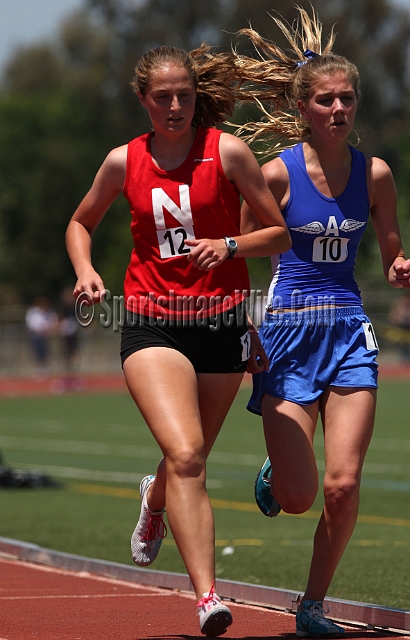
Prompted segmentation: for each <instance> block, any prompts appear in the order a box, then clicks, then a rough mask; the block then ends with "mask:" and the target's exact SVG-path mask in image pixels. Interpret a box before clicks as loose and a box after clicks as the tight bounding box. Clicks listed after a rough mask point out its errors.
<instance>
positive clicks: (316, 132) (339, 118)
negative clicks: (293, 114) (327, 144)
mask: <svg viewBox="0 0 410 640" xmlns="http://www.w3.org/2000/svg"><path fill="white" fill-rule="evenodd" d="M298 107H299V110H300V112H301V114H302V116H303V117H305V118H306V119H307V120H309V123H310V128H311V132H312V137H315V136H319V137H320V138H325V139H327V140H329V141H330V140H346V138H347V137H348V136H349V134H350V133H351V131H352V129H353V126H354V120H355V115H356V110H357V98H356V94H355V92H354V89H353V85H352V83H351V81H350V80H349V79H348V78H347V77H346V75H345V74H344V73H343V72H337V73H335V74H333V75H331V76H323V77H322V78H320V80H318V81H317V82H315V83H314V84H313V85H312V87H311V90H310V96H309V100H308V101H307V103H303V102H302V101H301V100H299V101H298Z"/></svg>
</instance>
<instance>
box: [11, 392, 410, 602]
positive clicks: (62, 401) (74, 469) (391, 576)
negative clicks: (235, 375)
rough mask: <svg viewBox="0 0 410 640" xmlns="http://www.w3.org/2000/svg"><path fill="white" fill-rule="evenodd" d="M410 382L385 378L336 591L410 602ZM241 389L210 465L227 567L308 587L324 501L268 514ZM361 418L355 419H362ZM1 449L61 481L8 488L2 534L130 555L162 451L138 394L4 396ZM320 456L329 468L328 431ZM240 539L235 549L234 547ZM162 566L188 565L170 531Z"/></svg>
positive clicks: (221, 559)
mask: <svg viewBox="0 0 410 640" xmlns="http://www.w3.org/2000/svg"><path fill="white" fill-rule="evenodd" d="M407 394H408V382H407V381H394V382H393V381H382V383H381V386H380V391H379V405H378V413H377V423H376V429H375V434H374V438H373V441H372V444H371V446H370V450H369V454H368V457H367V461H366V464H365V469H364V475H363V485H362V487H363V488H362V503H361V510H360V516H359V522H358V524H357V527H356V530H355V532H354V534H353V537H352V540H351V542H350V544H349V546H348V548H347V550H346V552H345V555H344V557H343V559H342V561H341V564H340V566H339V568H338V571H337V573H336V576H335V578H334V580H333V582H332V585H331V588H330V591H329V596H332V597H337V598H343V599H347V600H358V601H361V602H371V603H377V604H381V605H384V606H391V607H399V608H404V609H409V608H410V594H409V588H408V576H409V572H410V465H409V453H410V435H409V431H408V411H409V409H408V407H409V402H408V395H407ZM247 398H248V390H247V389H242V390H241V391H240V393H239V395H238V398H237V400H236V402H235V404H234V406H233V407H232V410H231V412H230V414H229V416H228V419H227V421H226V423H225V425H224V427H223V429H222V432H221V434H220V436H219V438H218V440H217V442H216V445H215V447H214V451H213V453H212V454H211V457H210V460H209V465H208V489H209V494H210V496H211V498H212V500H213V505H214V512H215V521H216V538H217V549H216V559H217V576H218V577H220V578H224V579H232V580H239V581H243V582H252V583H258V584H265V585H271V586H274V587H280V588H286V589H292V590H300V591H303V589H304V586H305V582H306V577H307V572H308V567H309V562H310V555H311V550H312V538H313V534H314V530H315V527H316V523H317V520H318V516H319V512H320V510H321V505H322V499H321V496H320V495H319V496H318V498H317V501H316V503H315V505H314V507H313V509H312V510H311V511H310V512H308V513H307V514H304V515H303V516H288V515H285V514H280V515H279V517H278V518H276V519H270V518H266V517H264V516H263V515H262V514H261V513H260V512H259V511H258V509H257V507H256V505H255V504H254V499H253V483H254V478H255V475H256V472H257V470H258V466H259V465H260V464H261V463H262V462H263V460H264V456H265V449H264V443H263V434H262V429H261V424H260V419H259V418H257V417H256V416H253V415H251V414H250V413H249V412H247V411H246V410H245V408H244V407H245V404H246V400H247ZM352 428H354V425H352ZM0 449H1V451H2V452H3V456H4V461H5V463H6V464H7V465H9V466H11V467H14V468H16V467H18V468H28V469H39V470H44V471H46V472H47V473H49V474H50V475H51V476H52V477H53V478H56V479H59V480H61V481H62V483H63V487H62V488H61V489H35V490H34V489H15V490H7V489H3V490H0V513H1V517H0V536H5V537H9V538H16V539H19V540H24V541H27V542H34V543H37V544H39V545H41V546H45V547H49V548H53V549H58V550H61V551H65V552H68V553H74V554H79V555H83V556H89V557H94V558H103V559H107V560H111V561H116V562H122V563H131V558H130V552H129V539H130V534H131V532H132V530H133V528H134V526H135V523H136V519H137V515H138V513H139V507H140V501H139V495H138V485H139V481H140V479H141V478H142V477H143V476H144V475H146V474H147V473H152V472H153V471H154V469H155V465H156V461H157V460H158V456H159V450H158V448H157V445H156V443H155V441H154V440H153V438H152V436H151V434H150V433H149V431H148V429H147V428H146V426H145V424H144V422H143V420H142V418H141V417H140V415H139V413H138V411H137V410H136V408H135V407H134V404H133V402H132V400H131V399H130V398H129V396H128V395H127V394H124V393H118V394H114V393H113V394H104V395H81V394H78V395H60V396H50V397H39V398H20V397H19V398H7V399H1V400H0ZM317 458H318V461H319V468H320V469H321V470H323V445H322V441H321V434H320V433H318V437H317ZM226 546H232V547H233V548H234V553H233V554H231V555H225V554H224V553H222V552H223V549H224V548H225V547H226ZM153 568H154V569H159V570H166V571H179V572H184V571H185V569H184V567H183V564H182V562H181V560H180V557H179V554H178V552H177V550H176V547H175V545H174V543H173V541H172V536H171V535H170V534H169V535H168V538H166V540H165V542H164V546H163V549H162V550H161V553H160V555H159V557H158V559H157V561H156V562H155V565H153Z"/></svg>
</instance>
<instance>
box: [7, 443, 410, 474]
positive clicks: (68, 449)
mask: <svg viewBox="0 0 410 640" xmlns="http://www.w3.org/2000/svg"><path fill="white" fill-rule="evenodd" d="M383 442H384V441H383V440H382V439H379V442H378V445H379V446H378V447H376V448H380V449H383V446H382V445H383ZM386 443H389V444H388V445H387V446H386V449H387V450H390V451H396V450H397V449H399V444H400V443H399V441H397V442H396V441H394V440H386ZM393 444H394V446H393ZM402 444H403V446H402V447H400V450H401V451H407V450H409V451H410V441H409V447H407V441H405V442H404V443H402ZM0 447H3V448H4V449H14V450H16V449H23V450H25V451H50V452H54V453H79V454H88V455H93V456H110V457H112V456H117V457H119V458H133V459H155V460H156V459H157V458H158V456H159V455H160V452H159V450H158V449H156V448H155V447H138V446H134V445H122V444H121V445H116V444H110V443H107V442H82V441H79V440H76V441H72V440H52V439H48V438H26V437H18V436H0ZM209 462H211V463H214V464H222V465H225V464H232V465H239V466H244V467H254V468H255V469H257V468H259V467H260V464H261V457H260V456H258V455H254V454H239V453H238V454H235V453H223V452H219V451H211V453H210V455H209ZM317 466H318V468H319V469H320V470H321V471H323V470H324V468H325V463H324V461H323V460H317ZM42 468H45V467H42ZM51 468H53V467H51ZM55 468H57V467H55ZM62 468H64V467H62ZM409 470H410V467H409V465H407V464H400V463H384V462H380V463H379V462H366V461H365V463H364V467H363V473H364V474H377V475H409ZM54 473H56V472H55V471H54ZM71 473H72V472H71ZM90 473H91V471H90ZM94 473H98V472H97V471H95V472H94ZM101 473H105V472H101ZM111 473H114V474H115V473H116V472H111ZM117 473H121V472H117ZM125 475H126V476H127V477H128V478H130V480H117V482H139V481H140V480H141V476H138V477H136V476H135V475H134V476H132V475H131V474H125ZM68 477H75V476H72V475H70V476H68ZM82 477H83V478H84V477H85V476H84V475H83V476H82ZM89 477H90V476H89Z"/></svg>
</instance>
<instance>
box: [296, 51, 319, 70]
mask: <svg viewBox="0 0 410 640" xmlns="http://www.w3.org/2000/svg"><path fill="white" fill-rule="evenodd" d="M303 55H304V56H305V58H308V60H300V61H299V62H297V63H296V66H297V67H302V66H303V65H304V64H307V63H308V62H309V60H312V59H313V58H320V54H319V53H315V52H314V51H311V50H310V49H306V51H305V52H304V54H303Z"/></svg>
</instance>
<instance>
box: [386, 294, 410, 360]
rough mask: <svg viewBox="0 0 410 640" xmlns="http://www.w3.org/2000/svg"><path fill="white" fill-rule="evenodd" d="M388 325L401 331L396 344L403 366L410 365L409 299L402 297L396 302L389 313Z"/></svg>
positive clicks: (406, 296)
mask: <svg viewBox="0 0 410 640" xmlns="http://www.w3.org/2000/svg"><path fill="white" fill-rule="evenodd" d="M389 322H390V324H393V325H395V326H396V327H399V328H400V329H402V331H400V335H399V336H398V340H397V344H398V347H399V350H400V359H401V361H402V363H403V364H410V331H409V329H410V297H409V296H408V295H403V296H401V297H400V298H398V300H396V301H395V302H394V303H393V305H392V307H391V309H390V313H389Z"/></svg>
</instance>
